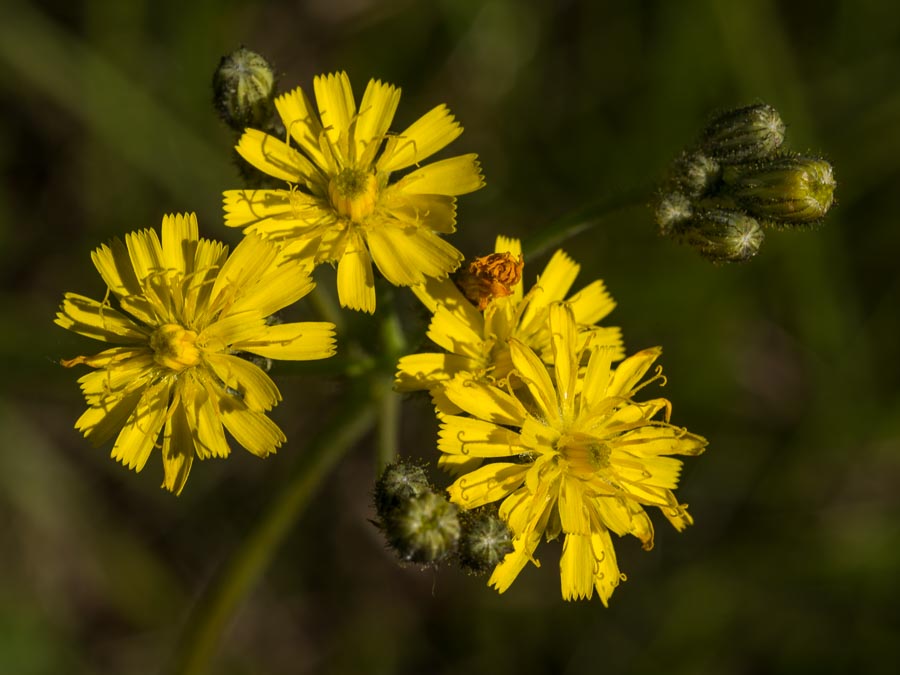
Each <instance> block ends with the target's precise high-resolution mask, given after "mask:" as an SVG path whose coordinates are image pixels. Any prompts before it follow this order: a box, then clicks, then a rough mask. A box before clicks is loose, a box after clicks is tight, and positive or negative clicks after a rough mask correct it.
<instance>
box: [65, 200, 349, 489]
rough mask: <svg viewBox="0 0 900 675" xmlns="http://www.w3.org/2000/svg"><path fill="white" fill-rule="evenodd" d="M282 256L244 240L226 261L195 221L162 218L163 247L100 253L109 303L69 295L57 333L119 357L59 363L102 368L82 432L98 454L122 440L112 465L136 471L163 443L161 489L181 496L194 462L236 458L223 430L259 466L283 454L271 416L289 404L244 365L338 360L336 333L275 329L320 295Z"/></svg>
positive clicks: (151, 236)
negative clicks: (293, 308) (97, 343)
mask: <svg viewBox="0 0 900 675" xmlns="http://www.w3.org/2000/svg"><path fill="white" fill-rule="evenodd" d="M280 255H281V254H280V252H279V250H278V248H277V247H276V246H275V245H274V244H272V243H270V242H266V241H264V240H263V239H261V238H260V237H258V236H248V237H245V238H244V240H243V241H242V242H241V243H240V244H239V245H238V246H237V247H236V248H235V249H234V251H233V253H232V254H231V255H230V256H229V255H228V247H227V246H225V245H224V244H220V243H218V242H214V241H209V240H207V239H200V238H199V235H198V229H197V219H196V217H195V216H194V214H190V215H185V216H181V215H177V216H166V217H165V218H163V222H162V241H160V238H159V237H158V236H157V234H156V232H155V231H153V230H142V231H139V232H132V233H130V234H128V235H127V236H126V237H125V243H124V244H123V243H122V242H121V241H120V240H119V239H115V240H113V241H112V242H110V244H109V245H108V246H106V245H104V246H101V247H100V248H98V249H97V250H96V251H94V253H93V256H92V258H93V261H94V265H95V266H96V268H97V271H98V272H100V276H101V277H103V280H104V281H105V282H106V285H107V286H108V287H109V292H108V293H107V298H106V299H104V300H103V302H98V301H96V300H92V299H90V298H87V297H84V296H82V295H77V294H75V293H66V295H65V297H64V299H63V302H62V304H61V306H60V309H59V313H58V314H57V315H56V323H57V324H58V325H60V326H62V327H63V328H67V329H69V330H71V331H74V332H76V333H80V334H81V335H86V336H87V337H91V338H95V339H97V340H102V341H104V342H109V343H112V344H113V345H116V346H114V347H111V348H109V349H106V350H105V351H102V352H100V353H99V354H96V355H94V356H79V357H76V358H74V359H70V360H68V361H63V362H62V363H63V365H64V366H67V367H71V366H75V365H79V364H85V365H87V366H91V367H92V368H95V369H96V370H94V371H92V372H90V373H88V374H86V375H84V376H82V377H81V378H80V379H79V383H80V384H81V389H82V392H83V393H84V397H85V400H86V401H87V404H88V409H87V411H86V412H85V413H84V414H83V415H82V416H81V417H80V418H79V419H78V421H77V422H76V423H75V427H76V428H77V429H78V430H80V431H81V432H83V433H84V435H85V436H86V437H87V438H89V439H90V440H91V441H93V442H94V443H95V444H98V445H99V444H101V443H103V442H105V441H107V440H109V439H110V438H112V437H113V436H116V435H117V438H116V442H115V445H114V446H113V449H112V457H113V459H115V460H117V461H119V462H121V463H122V464H124V465H125V466H127V467H128V468H129V469H134V470H135V471H140V470H141V469H143V468H144V465H145V464H146V462H147V458H148V457H149V456H150V452H151V450H152V449H153V448H154V446H155V445H156V444H157V441H158V438H159V435H160V433H162V460H163V469H164V476H165V477H164V480H163V487H165V488H166V489H168V490H171V491H172V492H175V493H179V492H181V490H182V488H183V487H184V483H185V481H186V480H187V477H188V472H189V471H190V469H191V464H192V462H193V460H194V458H195V457H197V458H198V459H206V458H207V457H225V456H227V455H228V454H229V452H230V449H229V446H228V442H227V441H226V439H225V429H227V430H228V433H229V434H231V436H232V437H233V438H234V439H235V440H236V441H237V442H238V443H239V444H240V445H242V446H244V447H245V448H246V449H247V450H249V451H250V452H252V453H253V454H255V455H258V456H260V457H265V456H266V455H268V454H270V453H272V452H275V450H276V448H278V447H279V446H280V445H281V444H282V443H283V442H284V440H285V438H284V434H283V433H282V432H281V429H279V428H278V426H277V425H275V423H274V422H272V421H271V420H270V419H269V418H268V417H266V415H265V412H266V411H268V410H270V409H271V408H272V407H273V406H275V405H276V404H277V403H278V401H280V400H281V394H280V393H279V392H278V388H277V387H276V386H275V384H274V383H273V382H272V380H271V379H269V376H268V375H266V373H265V372H264V371H263V370H262V369H260V368H259V367H258V366H257V365H255V364H253V363H251V361H249V360H247V359H245V358H241V356H240V355H241V354H244V353H246V354H247V355H256V356H258V357H262V358H263V359H289V360H308V359H321V358H325V357H327V356H331V355H332V354H333V353H334V325H333V324H330V323H318V322H309V323H281V324H275V323H270V322H268V321H267V319H266V317H268V316H270V315H272V314H273V313H275V312H277V311H278V310H280V309H282V308H283V307H286V306H287V305H290V304H291V303H293V302H296V301H297V300H299V299H300V298H302V297H303V296H304V295H306V294H307V293H309V291H310V290H312V288H313V286H314V284H313V282H312V281H311V279H310V277H309V273H308V270H307V269H305V268H303V267H300V266H297V265H293V264H291V265H287V266H279V265H278V263H279V262H280V261H282V258H281V257H280ZM110 295H111V296H112V298H114V300H115V302H113V301H112V298H110ZM223 426H224V428H223Z"/></svg>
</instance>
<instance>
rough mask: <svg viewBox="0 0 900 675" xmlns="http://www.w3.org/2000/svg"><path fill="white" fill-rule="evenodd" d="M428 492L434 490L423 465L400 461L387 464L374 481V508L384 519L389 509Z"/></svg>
mask: <svg viewBox="0 0 900 675" xmlns="http://www.w3.org/2000/svg"><path fill="white" fill-rule="evenodd" d="M428 492H434V488H432V486H431V483H430V482H429V481H428V477H427V476H426V475H425V469H424V468H423V467H421V466H419V465H418V464H411V463H409V462H402V461H401V462H397V463H395V464H388V465H387V466H386V467H385V468H384V471H382V472H381V477H380V478H379V479H378V480H377V481H376V482H375V509H376V511H377V512H378V516H379V518H381V519H382V520H384V518H385V517H386V515H387V514H388V513H389V512H390V511H391V509H395V508H397V506H398V505H400V504H402V503H403V502H405V501H407V500H409V499H413V498H415V497H421V496H422V495H424V494H426V493H428Z"/></svg>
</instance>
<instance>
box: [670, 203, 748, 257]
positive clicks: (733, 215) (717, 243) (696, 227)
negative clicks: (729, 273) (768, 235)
mask: <svg viewBox="0 0 900 675" xmlns="http://www.w3.org/2000/svg"><path fill="white" fill-rule="evenodd" d="M763 238H764V234H763V229H762V227H760V224H759V222H758V221H757V220H756V219H755V218H753V217H751V216H748V215H747V214H746V213H741V212H740V211H728V210H724V209H709V210H704V211H700V212H698V213H697V214H696V215H695V216H694V218H693V219H692V220H691V224H690V226H688V227H687V228H686V229H685V230H684V232H683V233H682V240H683V241H684V242H685V243H686V244H689V245H690V246H693V247H694V248H695V249H697V250H698V251H699V252H700V254H701V255H702V256H703V257H704V258H706V259H708V260H712V261H713V262H744V261H746V260H749V259H750V258H752V257H753V256H755V255H756V254H757V253H758V252H759V248H760V246H762V242H763Z"/></svg>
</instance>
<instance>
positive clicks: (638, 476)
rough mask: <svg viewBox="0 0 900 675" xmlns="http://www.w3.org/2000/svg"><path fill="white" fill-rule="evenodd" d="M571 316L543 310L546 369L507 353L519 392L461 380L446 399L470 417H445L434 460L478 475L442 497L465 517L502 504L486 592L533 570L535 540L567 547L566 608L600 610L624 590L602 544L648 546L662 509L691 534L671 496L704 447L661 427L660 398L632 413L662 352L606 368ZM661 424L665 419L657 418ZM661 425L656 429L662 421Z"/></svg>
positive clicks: (521, 347)
mask: <svg viewBox="0 0 900 675" xmlns="http://www.w3.org/2000/svg"><path fill="white" fill-rule="evenodd" d="M577 330H578V326H577V323H576V321H575V317H574V312H573V311H572V309H571V307H570V306H567V305H566V304H564V303H556V304H553V305H552V306H551V307H550V310H549V335H550V343H551V344H550V350H551V352H552V355H553V366H552V367H548V366H547V365H546V364H545V363H544V362H543V361H542V360H541V359H540V357H539V356H538V355H537V354H536V353H535V352H534V350H532V349H531V348H529V347H528V346H526V345H525V344H523V343H522V342H521V341H519V340H516V339H511V340H510V341H509V348H510V358H511V361H512V373H511V375H510V377H509V379H510V380H512V379H513V378H518V379H520V380H521V382H522V383H523V386H521V387H518V388H513V387H509V388H507V389H504V388H500V387H497V386H495V385H493V384H489V383H487V382H483V381H476V380H472V379H468V378H465V377H457V378H454V379H452V380H450V381H448V382H447V383H446V384H445V385H444V393H445V394H446V396H447V397H448V398H449V399H450V400H451V401H452V402H453V403H454V404H455V405H457V406H458V407H459V408H460V409H461V410H462V411H463V412H464V413H467V415H443V416H441V431H440V440H439V442H438V448H439V449H440V450H441V452H443V453H446V454H448V455H452V456H464V457H479V458H482V459H483V460H485V464H484V465H483V466H481V467H480V468H477V469H475V470H474V471H471V472H469V473H467V474H466V475H464V476H462V477H461V478H458V479H457V480H456V482H454V483H453V485H451V486H450V488H449V492H450V497H451V500H452V501H453V502H455V503H457V504H459V505H460V506H462V507H464V508H466V509H472V508H476V507H478V506H482V505H484V504H488V503H491V502H497V501H502V503H501V505H500V517H501V518H503V519H504V520H505V521H506V522H507V524H508V526H509V528H510V530H511V531H512V532H513V535H514V539H513V547H514V550H513V552H512V553H510V554H508V555H507V556H506V558H504V560H503V562H501V563H500V564H499V565H498V566H497V567H496V568H495V569H494V572H493V575H492V576H491V578H490V580H489V583H490V584H491V585H492V586H494V587H495V588H496V589H497V590H498V591H499V592H501V593H502V592H503V591H505V590H506V589H507V588H509V586H510V584H511V583H512V582H513V580H514V579H515V578H516V576H517V575H518V574H519V572H520V571H521V570H522V568H523V567H524V566H525V564H526V563H527V562H528V561H529V560H530V561H532V562H533V563H534V564H535V565H538V561H537V560H536V559H535V558H534V552H535V549H536V548H537V546H538V543H539V542H540V539H541V538H542V537H546V538H547V539H548V540H549V539H555V538H556V537H558V536H559V535H560V534H562V535H564V541H563V553H562V559H561V561H560V572H561V581H562V595H563V598H565V599H566V600H573V599H579V598H590V597H591V596H592V595H593V592H594V590H596V591H597V594H598V595H599V596H600V599H601V600H602V601H603V603H604V604H606V603H607V601H608V600H609V597H610V595H612V592H613V590H614V589H615V587H616V586H617V585H618V584H619V582H620V581H621V580H622V579H624V576H623V575H622V574H621V573H620V572H619V567H618V564H617V563H616V554H615V550H614V549H613V545H612V540H611V538H610V532H615V533H616V534H618V535H620V536H623V535H626V534H631V535H634V536H635V537H637V538H638V539H640V540H641V542H643V545H644V548H645V549H650V548H651V547H652V546H653V525H652V524H651V522H650V518H649V517H648V515H647V512H646V511H645V507H647V506H655V507H658V508H659V509H660V510H661V511H662V512H663V514H664V515H665V517H666V518H668V519H669V521H670V522H671V523H672V524H673V525H674V526H675V527H676V528H677V529H678V530H682V529H684V528H685V527H686V526H687V525H689V524H691V522H692V520H691V517H690V516H689V515H688V513H687V510H686V506H685V505H683V504H679V502H678V500H677V499H676V497H675V495H674V494H673V492H672V490H674V489H675V487H676V485H677V483H678V477H679V474H680V472H681V461H680V460H678V459H675V458H674V457H671V456H670V455H697V454H700V453H701V452H702V451H703V449H704V448H705V446H706V440H705V439H703V438H701V437H700V436H696V435H694V434H691V433H689V432H688V431H687V430H686V429H683V428H680V427H676V426H673V425H671V424H669V413H670V410H671V406H670V404H669V402H668V401H667V400H666V399H662V398H658V399H651V400H649V401H643V402H637V401H635V400H634V395H635V393H636V392H637V391H638V390H640V389H641V388H643V387H644V386H646V385H647V384H649V383H650V382H652V381H653V380H656V379H661V378H662V375H661V369H659V368H657V370H656V374H655V375H654V376H652V377H651V378H650V379H649V380H645V381H644V382H641V380H642V379H643V378H644V376H645V375H646V373H647V371H648V370H649V369H650V367H651V366H652V364H653V362H654V361H655V360H656V358H657V357H658V356H659V354H660V349H659V348H655V349H647V350H644V351H642V352H639V353H637V354H635V355H634V356H631V357H629V358H627V359H625V360H624V361H622V362H621V363H620V364H619V365H618V367H616V368H615V369H613V368H612V367H611V357H612V351H611V350H610V349H609V348H608V347H599V348H594V347H593V346H592V345H588V346H587V347H586V349H587V351H588V353H589V360H588V364H587V368H586V369H582V368H580V364H581V357H582V349H583V348H582V346H581V345H580V340H579V339H578V333H577ZM660 413H663V414H662V415H660ZM660 417H661V419H660Z"/></svg>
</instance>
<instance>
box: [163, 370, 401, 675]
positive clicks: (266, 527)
mask: <svg viewBox="0 0 900 675" xmlns="http://www.w3.org/2000/svg"><path fill="white" fill-rule="evenodd" d="M360 384H363V382H361V383H360ZM376 395H377V397H380V398H392V397H393V393H392V392H390V391H383V390H381V391H378V392H376ZM378 403H379V401H378V400H377V398H376V397H375V396H373V395H372V392H371V391H369V390H367V388H366V387H358V388H357V390H356V392H355V395H354V396H353V398H352V399H351V400H349V401H347V402H346V403H345V404H344V408H343V409H344V414H342V415H340V416H339V417H337V418H335V419H334V420H333V421H332V423H331V424H330V425H329V426H328V427H327V428H325V429H324V430H323V431H322V432H321V433H320V434H319V435H318V436H317V437H316V440H315V442H314V443H313V444H312V445H311V447H309V448H308V449H307V451H306V455H305V459H304V461H303V462H302V463H301V464H300V465H298V467H297V471H296V473H295V474H294V475H293V476H292V477H291V478H290V479H289V481H288V482H287V484H286V485H285V486H284V488H283V489H282V491H281V492H280V493H279V494H278V496H277V497H276V498H275V500H274V501H273V502H272V504H271V506H270V508H269V510H268V511H267V513H266V514H265V515H264V516H263V518H262V520H261V521H260V522H259V524H258V525H257V527H256V529H255V530H254V531H253V532H252V533H251V534H250V536H249V538H248V539H247V540H246V541H245V542H244V544H243V545H242V546H241V548H240V549H239V550H238V551H237V553H236V555H235V556H234V557H233V558H232V559H231V561H230V562H229V563H228V564H227V565H226V567H225V568H224V570H223V571H222V573H221V575H220V576H219V577H218V579H217V580H216V581H215V582H214V584H213V585H212V586H211V588H210V589H209V590H208V592H207V593H206V594H205V596H204V597H203V598H201V599H200V601H199V604H198V605H197V606H196V608H195V610H194V612H193V616H191V617H189V619H188V622H187V632H186V634H185V636H184V638H183V640H182V643H181V645H180V646H179V648H178V651H177V652H176V655H175V664H174V667H173V668H172V670H171V672H173V673H178V674H179V675H199V674H200V673H205V672H207V671H208V670H209V666H210V661H211V660H212V658H213V656H214V655H215V651H216V646H217V645H218V642H219V639H220V637H221V635H222V632H223V631H224V629H225V628H226V626H227V624H228V622H229V620H230V619H231V618H232V616H233V615H234V612H235V610H236V608H237V607H238V606H239V605H240V603H241V601H242V600H243V598H244V597H246V595H247V593H248V592H249V591H250V590H251V589H252V588H253V586H254V585H255V583H256V582H257V580H258V579H259V577H260V576H261V575H262V573H263V572H264V571H265V569H266V568H267V567H268V565H269V564H270V562H271V561H272V558H273V557H274V556H275V554H276V553H277V551H278V549H279V548H280V546H281V544H282V543H283V541H284V539H285V537H286V536H287V534H288V532H290V531H291V529H292V528H293V527H294V525H295V524H296V522H297V520H298V518H299V517H300V516H301V515H302V513H303V510H304V508H305V507H306V506H307V504H309V502H310V500H311V499H312V497H313V495H314V494H315V492H316V489H317V488H318V486H319V484H320V483H321V481H322V479H323V478H324V477H325V476H326V475H327V474H328V473H329V471H330V470H331V469H332V468H334V466H335V464H337V462H338V460H339V459H340V458H341V457H342V456H343V455H344V453H345V452H346V451H347V450H348V449H349V448H351V447H352V446H353V445H354V444H355V443H356V442H357V441H358V440H359V439H360V438H361V437H362V436H363V435H364V434H365V433H366V432H368V431H369V430H370V429H371V428H372V425H373V423H374V421H375V410H376V407H377V404H378Z"/></svg>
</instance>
